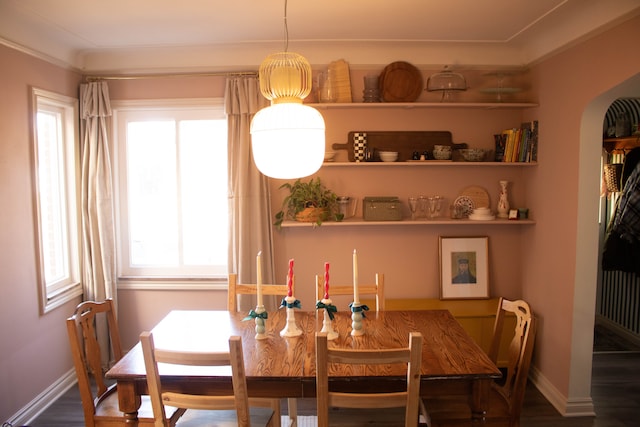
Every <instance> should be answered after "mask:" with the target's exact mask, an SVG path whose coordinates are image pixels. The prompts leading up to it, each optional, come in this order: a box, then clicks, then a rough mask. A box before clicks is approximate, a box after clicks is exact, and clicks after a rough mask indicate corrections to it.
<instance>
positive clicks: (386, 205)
mask: <svg viewBox="0 0 640 427" xmlns="http://www.w3.org/2000/svg"><path fill="white" fill-rule="evenodd" d="M362 218H363V219H364V220H365V221H401V220H402V207H401V206H400V200H399V199H398V198H397V197H396V196H387V197H380V196H377V197H365V198H364V201H363V203H362Z"/></svg>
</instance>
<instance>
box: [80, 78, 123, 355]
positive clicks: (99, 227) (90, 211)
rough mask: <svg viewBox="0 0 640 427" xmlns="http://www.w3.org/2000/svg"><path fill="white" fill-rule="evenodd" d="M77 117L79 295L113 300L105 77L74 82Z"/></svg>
mask: <svg viewBox="0 0 640 427" xmlns="http://www.w3.org/2000/svg"><path fill="white" fill-rule="evenodd" d="M80 115H81V118H82V132H81V134H82V144H81V145H82V146H81V150H82V240H83V256H84V263H83V279H84V280H83V284H84V300H92V301H104V300H105V299H107V298H113V299H114V302H115V301H116V286H117V275H116V274H117V273H116V244H115V227H114V224H115V222H114V199H113V189H112V172H111V160H110V158H109V138H108V135H109V125H110V119H109V117H110V116H111V106H110V102H109V89H108V86H107V83H106V82H92V83H87V84H82V85H80ZM96 328H97V332H98V339H99V341H100V347H101V349H102V351H103V354H102V361H103V364H105V365H109V362H110V356H109V354H110V350H109V338H108V329H107V325H106V321H105V319H100V320H99V322H98V324H97V325H96Z"/></svg>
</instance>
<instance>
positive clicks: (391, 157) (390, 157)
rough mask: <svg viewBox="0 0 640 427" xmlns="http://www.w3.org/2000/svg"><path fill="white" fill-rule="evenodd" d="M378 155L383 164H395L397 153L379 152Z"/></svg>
mask: <svg viewBox="0 0 640 427" xmlns="http://www.w3.org/2000/svg"><path fill="white" fill-rule="evenodd" d="M378 155H380V160H382V161H383V162H395V161H396V160H398V152H397V151H379V152H378Z"/></svg>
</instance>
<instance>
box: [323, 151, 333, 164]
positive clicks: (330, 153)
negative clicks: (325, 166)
mask: <svg viewBox="0 0 640 427" xmlns="http://www.w3.org/2000/svg"><path fill="white" fill-rule="evenodd" d="M335 157H336V152H335V151H325V152H324V161H325V162H333V159H334V158H335Z"/></svg>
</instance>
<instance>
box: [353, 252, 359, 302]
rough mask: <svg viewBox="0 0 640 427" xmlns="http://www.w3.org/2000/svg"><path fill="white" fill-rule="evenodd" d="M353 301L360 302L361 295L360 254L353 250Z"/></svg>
mask: <svg viewBox="0 0 640 427" xmlns="http://www.w3.org/2000/svg"><path fill="white" fill-rule="evenodd" d="M353 302H354V303H356V304H360V296H359V295H358V254H357V252H356V250H355V249H354V250H353Z"/></svg>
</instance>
